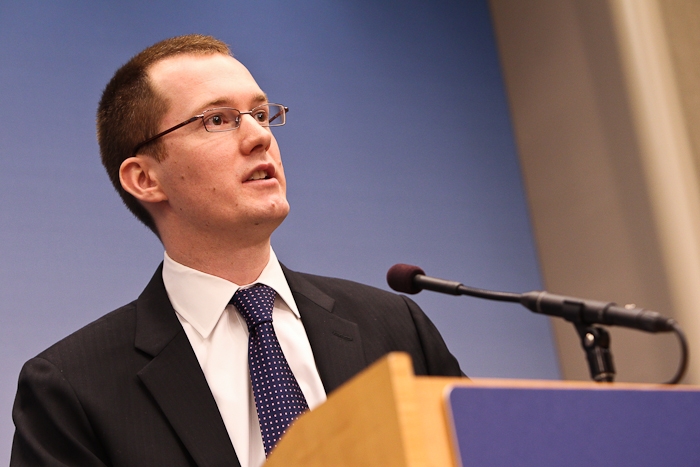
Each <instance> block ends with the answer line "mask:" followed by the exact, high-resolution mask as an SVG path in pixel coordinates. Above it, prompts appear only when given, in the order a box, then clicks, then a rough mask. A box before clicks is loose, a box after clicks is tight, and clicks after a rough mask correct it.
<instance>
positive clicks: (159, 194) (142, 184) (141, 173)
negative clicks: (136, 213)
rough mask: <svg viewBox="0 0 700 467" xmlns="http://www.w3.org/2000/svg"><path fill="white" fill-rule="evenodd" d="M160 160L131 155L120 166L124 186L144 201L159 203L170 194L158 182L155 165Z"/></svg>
mask: <svg viewBox="0 0 700 467" xmlns="http://www.w3.org/2000/svg"><path fill="white" fill-rule="evenodd" d="M156 164H159V162H158V161H157V160H156V159H155V158H153V157H149V156H134V157H129V158H128V159H126V160H125V161H124V162H122V165H121V166H120V167H119V181H120V182H121V184H122V188H124V190H126V191H127V192H128V193H130V194H131V195H132V196H133V197H134V198H136V199H138V200H139V201H141V202H142V203H159V202H161V201H166V200H167V199H168V196H167V195H166V194H165V192H164V191H163V189H162V187H161V185H160V183H159V182H158V175H157V171H156V170H155V168H156V167H155V165H156Z"/></svg>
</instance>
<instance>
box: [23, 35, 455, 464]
mask: <svg viewBox="0 0 700 467" xmlns="http://www.w3.org/2000/svg"><path fill="white" fill-rule="evenodd" d="M236 109H238V110H236ZM285 119H286V109H285V107H284V106H281V105H278V104H271V103H269V102H268V101H267V96H266V94H265V93H264V92H263V91H262V90H261V89H260V88H259V86H258V85H257V83H256V82H255V80H254V79H253V77H252V76H251V75H250V73H249V72H248V70H247V69H246V68H245V67H244V66H243V65H242V64H241V63H239V62H238V61H236V60H235V59H234V58H233V57H232V56H231V55H230V52H229V50H228V47H227V46H226V45H225V44H223V43H222V42H220V41H218V40H216V39H213V38H211V37H206V36H199V35H191V36H182V37H176V38H172V39H168V40H165V41H163V42H160V43H158V44H155V45H154V46H152V47H149V48H148V49H146V50H144V51H143V52H141V53H140V54H138V55H136V56H135V57H134V58H132V59H131V60H130V61H129V62H128V63H127V64H126V65H124V66H123V67H122V68H120V69H119V70H118V71H117V72H116V74H115V76H114V77H113V78H112V80H111V81H110V83H109V84H108V85H107V87H106V89H105V91H104V93H103V96H102V99H101V102H100V105H99V109H98V140H99V143H100V150H101V154H102V160H103V163H104V165H105V168H106V170H107V172H108V174H109V176H110V178H111V180H112V182H113V184H114V186H115V188H116V189H117V191H118V192H119V193H120V195H121V196H122V199H123V200H124V202H125V204H126V205H127V207H129V209H130V210H131V211H132V212H133V213H134V214H135V215H136V216H137V217H138V218H139V219H140V220H141V221H142V222H144V223H145V224H146V225H147V226H148V227H149V228H151V229H152V230H153V231H154V233H156V235H158V237H159V238H160V239H161V241H162V243H163V245H164V247H165V259H164V262H163V264H162V265H161V266H160V267H159V268H158V270H157V271H156V273H155V275H154V276H153V278H152V279H151V282H150V283H149V284H148V285H147V287H146V289H145V290H144V291H143V293H142V294H141V296H140V297H139V298H138V299H137V300H136V301H134V302H132V303H130V304H128V305H126V306H124V307H122V308H120V309H118V310H115V311H114V312H112V313H110V314H108V315H106V316H104V317H102V318H101V319H99V320H97V321H96V322H94V323H92V324H90V325H88V326H86V327H85V328H83V329H81V330H79V331H78V332H76V333H75V334H73V335H71V336H69V337H67V338H66V339H64V340H62V341H61V342H59V343H57V344H56V345H54V346H53V347H51V348H49V349H48V350H46V351H45V352H43V353H42V354H40V355H39V356H37V357H36V358H34V359H32V360H30V361H29V362H27V364H26V365H25V367H24V368H23V370H22V373H21V375H20V381H19V386H18V391H17V398H16V401H15V406H14V410H13V418H14V421H15V425H16V433H15V438H14V443H13V449H12V459H11V465H14V466H21V465H47V466H59V465H62V466H63V465H71V466H106V465H110V466H130V467H135V466H155V465H167V466H192V465H241V466H243V467H248V466H252V467H257V466H259V465H260V464H262V462H264V460H265V456H266V452H268V451H269V450H270V449H271V448H272V447H274V443H275V442H276V440H277V438H278V436H279V435H280V434H281V433H282V432H283V431H284V429H286V425H285V426H284V427H282V428H280V429H279V432H276V433H273V434H270V433H269V429H268V418H267V417H269V415H268V414H266V413H265V411H264V410H262V409H261V404H262V402H261V401H262V400H264V399H265V398H266V397H268V396H269V393H270V391H272V389H270V387H269V386H267V385H266V384H267V382H265V383H264V384H263V383H261V384H258V380H260V381H262V380H265V378H266V377H265V376H260V373H259V372H260V371H263V370H260V369H259V365H258V360H257V359H258V358H267V357H260V355H261V354H258V351H259V347H256V346H259V345H263V346H267V345H268V344H269V345H271V346H277V347H275V349H279V350H276V351H275V352H277V354H276V355H278V356H279V358H278V360H277V361H276V363H274V365H278V364H279V365H280V366H279V368H281V369H280V370H279V371H285V372H287V373H285V375H289V376H288V377H287V376H285V378H286V380H289V381H288V383H285V384H288V385H289V386H288V387H289V389H288V390H289V391H290V392H291V393H293V396H290V397H296V398H297V399H294V400H295V401H298V404H297V406H298V407H297V406H295V407H297V408H298V411H301V410H305V409H306V407H308V408H311V409H313V408H314V407H315V406H317V405H318V404H320V403H322V402H323V401H324V400H325V397H326V394H328V393H331V392H332V391H333V390H334V389H336V388H337V387H339V386H340V385H341V384H343V383H344V382H345V381H347V380H348V379H349V378H350V377H352V376H353V375H355V374H357V373H358V372H359V371H361V370H362V369H363V368H365V367H366V366H367V365H369V364H371V363H372V362H374V361H375V360H377V359H378V358H380V357H381V356H383V355H384V354H386V353H388V352H391V351H395V350H396V351H404V352H408V353H409V354H410V355H411V357H412V358H413V362H414V367H415V370H416V373H418V374H440V375H454V376H457V375H460V374H461V371H460V369H459V365H458V364H457V361H456V360H455V359H454V357H453V356H452V355H451V354H450V353H449V351H448V350H447V348H446V347H445V344H444V342H443V341H442V339H441V337H440V336H439V334H438V332H437V330H436V329H435V327H434V326H433V325H432V323H430V321H429V320H428V318H427V317H426V316H425V315H424V314H423V312H422V311H421V310H420V309H419V308H418V307H417V306H416V305H415V304H414V303H413V302H411V301H410V300H408V299H407V298H405V297H401V296H398V295H394V294H391V293H388V292H384V291H381V290H378V289H374V288H371V287H368V286H363V285H360V284H356V283H352V282H348V281H343V280H339V279H331V278H324V277H319V276H311V275H307V274H300V273H296V272H293V271H290V270H289V269H286V268H285V267H284V266H282V265H281V264H280V263H279V262H278V261H277V258H276V257H275V254H274V252H273V251H272V249H271V247H270V235H271V234H272V232H273V231H274V230H275V228H276V227H277V226H278V225H279V224H280V223H281V222H282V221H283V220H284V218H285V217H286V215H287V213H288V211H289V205H288V203H287V199H286V180H285V176H284V169H283V166H282V161H281V158H280V151H279V148H278V146H277V142H276V141H275V138H274V136H273V134H272V132H271V131H270V127H271V126H275V125H280V124H284V122H285ZM260 291H264V292H265V293H268V295H267V302H266V303H267V304H266V305H265V306H263V305H260V307H261V309H262V308H265V307H266V309H267V310H268V311H267V312H268V313H271V318H270V317H268V318H266V320H267V321H266V323H268V325H269V328H268V331H265V334H264V333H263V331H259V328H258V327H257V326H258V323H257V322H254V321H250V320H252V319H253V318H252V317H251V316H252V315H253V314H254V312H251V311H249V310H248V309H247V308H246V307H247V306H248V305H246V303H248V302H251V303H252V302H255V303H256V304H257V303H258V295H256V294H258V293H259V292H260ZM251 294H252V295H251ZM232 297H233V298H232ZM241 297H243V298H241ZM261 300H262V299H261ZM262 301H264V300H262ZM256 306H257V305H256ZM270 319H271V321H272V322H270ZM273 326H274V328H273ZM272 328H273V330H272ZM249 335H250V336H249ZM249 337H250V338H249ZM266 365H268V363H264V364H261V365H260V366H266ZM269 365H273V364H272V363H269ZM274 368H275V370H274V371H277V368H278V367H277V366H275V367H274ZM251 379H252V380H253V381H254V384H253V385H252V388H251ZM286 388H287V386H285V391H287V389H286ZM295 404H296V402H295ZM287 409H288V407H283V410H287ZM280 410H282V409H280ZM290 410H291V409H290ZM295 410H296V409H295ZM298 411H297V413H296V414H293V415H292V416H291V418H294V417H295V416H297V414H298ZM270 423H277V420H275V421H274V422H270ZM286 423H287V424H288V423H289V422H286ZM261 427H262V429H261ZM273 431H274V430H273ZM270 437H271V438H270Z"/></svg>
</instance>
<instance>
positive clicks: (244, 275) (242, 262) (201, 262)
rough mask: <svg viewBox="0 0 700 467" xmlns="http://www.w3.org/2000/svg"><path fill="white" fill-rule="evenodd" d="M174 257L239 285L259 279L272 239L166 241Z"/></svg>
mask: <svg viewBox="0 0 700 467" xmlns="http://www.w3.org/2000/svg"><path fill="white" fill-rule="evenodd" d="M163 244H164V246H165V251H167V252H168V256H170V257H171V258H172V259H173V260H175V261H177V262H178V263H180V264H183V265H185V266H187V267H190V268H192V269H196V270H198V271H202V272H205V273H207V274H211V275H212V276H217V277H221V278H222V279H226V280H227V281H230V282H233V283H234V284H238V285H246V284H250V283H252V282H253V281H255V280H256V279H257V278H258V277H259V276H260V273H262V271H263V269H265V266H266V265H267V263H268V261H269V260H270V238H269V237H267V238H266V239H264V240H263V241H258V242H246V243H245V244H240V243H239V244H231V242H225V243H224V244H220V243H216V242H209V243H207V242H176V241H168V242H166V241H164V242H163Z"/></svg>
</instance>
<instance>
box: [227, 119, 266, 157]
mask: <svg viewBox="0 0 700 467" xmlns="http://www.w3.org/2000/svg"><path fill="white" fill-rule="evenodd" d="M236 131H238V132H240V135H241V142H240V144H241V152H242V153H243V154H253V153H256V152H259V151H262V152H265V151H267V150H268V149H269V148H270V144H271V143H272V132H271V131H270V128H268V127H263V126H262V125H260V124H259V123H258V122H256V121H255V119H254V118H253V117H252V116H251V115H250V114H243V115H241V124H240V126H239V127H238V129H237V130H236Z"/></svg>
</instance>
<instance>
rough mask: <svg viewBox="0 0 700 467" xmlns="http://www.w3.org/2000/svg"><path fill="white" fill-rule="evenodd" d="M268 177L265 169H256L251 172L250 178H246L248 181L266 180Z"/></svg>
mask: <svg viewBox="0 0 700 467" xmlns="http://www.w3.org/2000/svg"><path fill="white" fill-rule="evenodd" d="M268 178H270V175H269V174H268V173H267V171H265V170H256V171H255V172H253V175H251V176H250V178H249V179H248V181H251V180H267V179H268Z"/></svg>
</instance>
